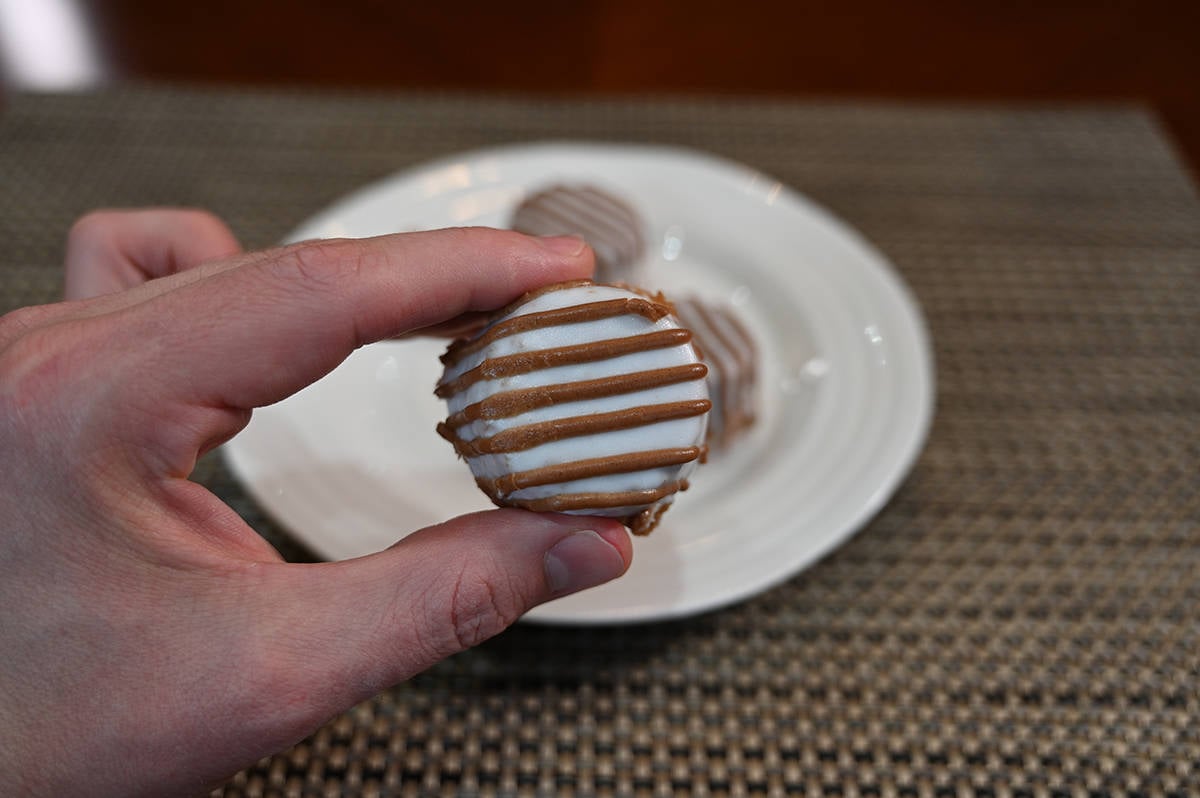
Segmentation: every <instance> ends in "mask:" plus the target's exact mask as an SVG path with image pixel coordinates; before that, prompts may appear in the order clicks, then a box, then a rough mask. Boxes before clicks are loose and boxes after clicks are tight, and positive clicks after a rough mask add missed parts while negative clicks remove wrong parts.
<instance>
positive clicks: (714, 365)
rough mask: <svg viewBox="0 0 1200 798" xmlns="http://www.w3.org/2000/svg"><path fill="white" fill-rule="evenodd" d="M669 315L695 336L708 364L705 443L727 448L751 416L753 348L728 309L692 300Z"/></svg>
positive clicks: (754, 406) (750, 422) (754, 398)
mask: <svg viewBox="0 0 1200 798" xmlns="http://www.w3.org/2000/svg"><path fill="white" fill-rule="evenodd" d="M675 315H676V316H677V317H678V318H679V321H680V322H681V323H682V324H683V325H684V326H685V327H687V328H688V329H689V330H691V331H692V332H693V333H695V335H696V345H697V346H698V347H699V348H700V353H701V355H702V356H703V358H704V362H705V363H706V364H707V365H708V392H709V396H710V398H711V399H712V403H713V406H712V412H711V413H709V417H708V443H709V444H710V445H711V446H712V447H713V449H714V451H716V450H720V449H724V448H726V447H728V446H729V445H730V444H731V443H732V442H734V441H736V440H737V439H738V438H739V437H741V435H742V434H743V433H744V432H746V431H747V430H748V429H749V428H750V427H751V426H753V424H754V420H755V417H756V415H757V407H758V400H757V391H758V388H757V383H758V347H757V346H756V345H755V343H754V339H753V338H752V337H751V336H750V332H749V331H748V330H747V329H746V327H745V325H743V324H742V322H741V321H740V320H739V319H738V317H737V314H736V313H735V312H734V310H733V308H732V307H730V306H728V305H725V304H719V303H716V302H707V301H705V300H702V299H698V298H695V297H689V298H687V299H683V300H679V301H677V302H675Z"/></svg>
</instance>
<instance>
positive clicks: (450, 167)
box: [225, 144, 933, 623]
mask: <svg viewBox="0 0 1200 798" xmlns="http://www.w3.org/2000/svg"><path fill="white" fill-rule="evenodd" d="M556 181H580V182H589V183H592V184H594V185H598V186H601V187H604V188H607V189H608V190H610V191H612V192H614V193H617V194H619V195H621V196H623V197H625V198H626V199H627V200H629V201H630V202H631V203H632V204H634V205H635V206H636V208H637V210H638V211H639V213H640V214H641V215H642V216H643V218H644V219H645V220H646V224H647V232H648V234H649V238H648V240H649V241H650V245H651V246H650V249H651V251H650V253H649V256H648V258H647V262H646V264H645V269H646V271H645V277H644V279H643V280H642V283H643V285H644V286H645V287H647V288H653V289H660V288H661V289H663V290H664V291H666V292H667V293H668V295H670V293H671V292H672V291H675V292H676V293H682V292H690V293H696V294H700V295H702V296H707V297H710V298H723V299H726V300H728V301H730V302H732V303H734V305H735V306H736V308H737V309H738V310H739V312H740V313H741V315H742V317H743V318H744V320H745V321H746V323H747V324H748V326H749V327H750V328H751V331H752V332H753V333H754V335H755V336H756V338H757V339H758V341H759V343H760V346H761V355H762V370H761V373H762V378H763V379H762V381H763V396H762V408H761V414H760V420H759V423H758V424H757V426H756V428H755V429H754V431H753V433H752V434H751V436H750V437H749V438H748V439H746V440H744V442H743V443H742V445H740V446H739V447H737V448H736V450H735V451H732V452H731V453H730V454H728V455H726V456H718V457H714V458H712V460H711V461H710V462H709V464H708V465H705V466H703V467H702V468H701V469H700V470H699V471H698V472H697V473H696V475H695V477H694V478H693V480H692V487H691V490H689V491H688V492H686V493H684V494H682V495H681V496H680V497H679V499H678V501H677V502H676V503H675V505H674V506H673V507H672V508H671V510H670V512H668V513H667V514H666V516H665V518H664V520H663V523H662V525H661V526H660V527H659V528H658V529H657V530H655V532H654V533H653V534H651V535H650V536H649V537H647V538H638V539H636V540H635V542H634V543H635V557H634V564H633V566H632V568H631V569H630V571H629V573H628V574H627V575H626V576H625V577H623V578H622V579H619V580H617V581H615V582H613V583H610V584H608V585H604V586H602V587H600V588H596V589H593V590H589V591H585V592H584V593H581V594H578V595H575V596H569V597H566V598H563V599H559V600H557V601H554V602H551V603H549V604H546V605H544V606H542V607H539V608H537V609H536V610H534V611H533V612H532V613H530V614H529V616H527V617H528V618H529V619H530V620H535V621H541V622H551V623H626V622H634V621H650V620H661V619H666V618H674V617H680V616H684V615H690V614H693V613H697V612H700V611H703V610H707V609H711V608H714V607H719V606H722V605H726V604H729V603H732V602H735V601H738V600H741V599H744V598H746V597H748V596H751V595H753V594H756V593H758V592H760V591H762V590H765V589H766V588H768V587H770V586H772V585H774V584H776V583H778V582H780V581H782V580H784V579H786V578H787V577H789V576H791V575H793V574H795V573H796V572H797V571H799V570H800V569H802V568H804V567H805V566H807V565H809V564H810V563H812V562H813V561H815V560H816V559H817V558H819V557H820V556H821V555H823V554H824V553H826V552H827V551H829V550H830V549H831V548H832V547H833V546H835V545H836V544H838V543H839V542H841V541H842V540H844V539H845V538H846V537H847V536H848V535H850V534H851V533H853V532H854V531H855V530H856V529H858V528H859V527H860V526H861V525H862V524H864V523H865V522H866V521H867V520H868V519H869V518H870V517H871V516H872V515H873V514H874V513H875V512H876V511H878V510H879V509H880V508H881V507H882V506H883V504H884V503H885V502H886V501H887V499H888V497H889V496H890V495H891V494H892V492H893V491H894V490H895V488H896V487H897V485H898V484H899V482H900V480H901V479H902V478H903V477H904V475H905V473H906V472H907V471H908V469H909V467H910V466H911V464H912V462H913V460H914V459H915V457H916V455H917V453H918V452H919V450H920V448H921V445H922V443H923V442H924V439H925V436H926V432H927V430H928V427H929V423H930V418H931V415H932V405H933V365H932V358H931V355H930V350H929V345H928V341H927V338H926V333H925V327H924V324H923V322H922V319H921V316H920V313H919V311H918V309H917V307H916V305H915V303H914V302H913V300H912V299H911V297H910V295H909V293H908V292H907V290H906V289H905V287H904V286H903V284H902V283H901V281H900V280H899V278H898V277H897V275H896V274H895V272H894V271H893V270H892V269H891V267H890V266H889V265H888V263H887V261H886V260H885V259H884V258H883V256H882V255H881V254H880V253H879V252H877V251H876V250H875V249H874V248H872V247H871V246H870V245H869V244H868V243H867V242H866V241H865V240H863V239H862V238H861V237H860V236H859V235H858V234H856V233H855V232H854V231H853V230H851V229H850V228H848V227H847V226H846V225H844V224H843V223H841V222H839V221H838V220H837V219H835V218H833V217H832V216H831V215H830V214H829V213H827V212H826V211H824V210H822V209H821V208H819V207H817V206H815V205H813V204H812V203H811V202H809V201H808V200H806V199H805V198H803V197H801V196H800V195H799V194H797V193H795V192H793V191H792V190H790V189H788V188H786V187H784V186H783V185H781V184H780V183H779V182H778V181H776V180H773V179H772V178H770V177H767V176H764V175H762V174H760V173H758V172H756V171H754V170H752V169H749V168H747V167H745V166H741V165H738V164H735V163H731V162H729V161H724V160H720V159H717V158H714V157H711V156H708V155H702V154H698V153H694V152H687V151H681V150H677V149H667V148H656V147H641V146H612V145H603V146H601V145H596V146H589V145H576V144H542V145H529V146H516V147H506V148H500V149H494V150H485V151H480V152H472V153H467V154H464V155H461V156H456V157H453V158H450V159H447V160H443V161H440V162H438V163H434V164H431V165H429V166H425V167H421V168H417V169H414V170H412V171H408V172H403V173H401V174H398V175H395V176H393V177H390V178H387V179H385V180H383V181H381V182H379V183H376V184H374V185H371V186H368V187H367V188H365V189H363V190H361V191H359V192H357V193H355V194H353V195H351V196H349V197H347V198H345V199H343V200H342V201H340V202H338V203H336V204H334V205H333V206H332V207H330V208H329V209H328V210H326V211H324V212H323V213H321V214H319V215H317V216H316V217H314V218H313V219H311V220H309V221H308V222H307V223H305V224H304V225H302V226H301V227H300V228H299V229H297V230H296V231H295V232H294V233H292V235H291V236H290V240H300V239H306V238H327V237H335V236H350V237H361V236H371V235H377V234H382V233H388V232H395V231H399V230H421V229H429V228H437V227H446V226H451V225H489V226H496V227H503V226H506V224H507V221H508V218H509V214H510V212H511V210H512V208H513V207H514V205H515V204H516V203H517V202H519V201H520V200H521V198H522V197H523V196H524V195H525V194H526V193H528V192H531V191H534V190H537V189H538V188H540V187H544V186H545V185H547V184H549V183H552V182H556ZM444 346H445V343H444V342H441V341H433V340H413V341H402V342H386V343H380V344H376V345H373V346H369V347H366V348H364V349H362V350H359V351H358V352H356V353H355V354H354V355H353V356H352V357H351V358H350V359H349V360H347V361H346V362H345V363H344V364H343V365H342V366H341V367H339V368H338V369H337V370H336V371H334V372H333V373H331V374H330V375H329V376H327V377H326V378H325V379H323V380H321V381H320V382H318V383H316V384H314V385H312V386H311V387H309V388H307V389H306V390H304V391H302V392H300V393H299V394H296V395H295V396H293V397H292V398H290V399H288V400H287V401H284V402H281V403H279V404H276V405H273V406H271V407H267V408H263V409H261V410H258V411H256V412H255V414H254V418H253V421H252V422H251V424H250V425H249V427H247V428H246V430H245V431H244V432H242V434H241V435H239V436H238V437H237V438H235V439H234V440H233V441H232V442H230V443H229V444H228V445H227V446H226V447H225V453H226V456H227V458H228V462H229V464H230V466H231V467H232V469H233V471H234V473H235V474H236V475H237V476H238V477H239V478H240V479H241V481H242V482H243V484H245V486H246V487H247V489H248V490H249V491H250V493H251V494H252V495H253V496H254V497H255V498H256V499H257V500H258V502H259V503H260V504H261V505H262V506H263V507H264V508H265V509H266V510H267V511H268V512H270V513H271V514H272V515H273V516H275V517H276V518H277V519H278V520H279V521H280V522H282V524H284V525H285V526H286V527H287V528H288V529H289V530H290V531H291V532H292V533H294V534H295V536H296V537H297V538H299V539H300V540H301V541H303V542H304V543H305V544H307V545H308V546H309V547H311V548H312V549H313V550H314V551H315V552H316V553H318V554H319V555H321V556H324V557H327V558H329V559H344V558H349V557H355V556H359V555H363V554H368V553H370V552H374V551H379V550H381V549H383V548H386V547H387V546H389V545H391V544H392V543H394V542H395V541H396V540H397V539H399V538H400V537H402V536H403V535H405V534H406V533H407V532H409V531H411V530H413V529H417V528H420V527H422V526H426V525H428V524H432V523H436V522H438V521H442V520H445V519H447V518H449V517H451V516H454V515H458V514H460V513H464V512H469V511H472V510H478V509H484V508H487V507H490V504H489V502H488V501H487V499H486V498H484V496H483V494H482V493H480V492H479V491H478V489H476V487H475V485H474V482H473V481H472V478H471V474H470V472H469V471H468V469H467V468H466V466H465V465H464V464H462V463H460V462H457V461H456V460H455V456H454V452H453V450H452V449H451V447H450V446H449V445H448V444H446V442H445V441H443V440H442V439H441V438H439V437H438V435H437V434H436V433H435V432H434V425H435V424H436V423H437V422H438V421H439V420H441V419H442V418H443V415H444V412H445V411H444V409H443V407H442V404H441V402H440V401H438V400H437V399H435V398H434V396H433V386H434V383H435V382H436V380H437V377H438V375H439V373H440V364H439V363H438V358H437V356H438V355H439V354H440V353H441V352H442V351H443V349H444Z"/></svg>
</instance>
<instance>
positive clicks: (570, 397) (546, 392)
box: [446, 363, 708, 429]
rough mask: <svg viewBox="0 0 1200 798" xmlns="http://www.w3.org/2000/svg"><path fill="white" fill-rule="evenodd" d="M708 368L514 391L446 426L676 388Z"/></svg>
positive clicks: (678, 368)
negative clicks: (620, 395)
mask: <svg viewBox="0 0 1200 798" xmlns="http://www.w3.org/2000/svg"><path fill="white" fill-rule="evenodd" d="M707 374H708V366H706V365H704V364H703V363H687V364H685V365H682V366H669V367H667V368H661V369H653V370H651V371H635V372H633V373H632V374H619V375H616V376H613V377H603V378H601V379H597V380H583V381H581V382H565V383H561V384H558V385H542V386H538V387H535V388H522V389H520V390H515V391H505V392H504V393H497V394H493V395H491V396H489V397H487V398H486V399H484V400H482V401H479V402H476V403H475V404H473V405H467V406H466V407H464V408H463V409H462V410H460V411H459V412H457V413H455V414H453V415H451V416H450V417H449V418H448V419H446V425H447V426H449V427H452V428H456V429H457V428H458V427H461V426H463V425H464V424H469V423H471V422H472V421H478V420H479V419H481V418H486V419H494V418H512V417H513V416H517V415H520V414H521V413H526V412H528V411H530V410H536V409H538V408H542V407H550V406H551V405H557V404H563V403H566V402H580V401H583V400H585V399H602V398H604V397H606V396H616V395H617V394H622V393H634V392H635V391H645V390H649V389H651V388H659V387H662V386H664V385H674V384H675V383H679V382H688V381H689V380H699V379H704V377H705V375H707Z"/></svg>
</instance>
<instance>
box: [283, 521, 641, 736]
mask: <svg viewBox="0 0 1200 798" xmlns="http://www.w3.org/2000/svg"><path fill="white" fill-rule="evenodd" d="M632 556H633V552H632V546H631V544H630V540H629V535H628V533H627V532H626V531H625V528H624V527H623V526H621V524H619V523H618V522H616V521H614V520H613V519H609V518H593V517H581V516H570V515H558V514H551V513H530V512H526V511H523V510H492V511H488V512H482V513H475V514H472V515H466V516H462V517H459V518H455V519H453V520H451V521H447V522H446V523H443V524H439V525H437V526H433V527H428V528H426V529H424V530H421V531H420V532H417V533H414V534H413V535H410V536H409V537H407V538H405V539H404V540H402V541H401V542H400V543H398V544H396V545H395V546H393V547H391V548H390V549H388V550H387V551H384V552H380V553H379V554H374V555H371V556H369V557H363V558H360V559H357V560H347V561H344V562H337V563H321V564H316V565H280V566H278V568H277V569H276V570H275V573H274V575H273V579H274V580H275V581H276V584H273V585H271V586H270V589H269V590H268V591H264V593H265V595H266V596H267V597H268V598H267V600H268V601H269V603H270V604H271V605H272V606H271V607H270V609H269V617H267V618H264V620H266V621H267V622H268V623H269V627H270V628H269V629H268V630H267V631H266V638H265V640H264V642H267V641H269V646H270V648H271V650H272V655H271V659H273V660H275V662H274V664H275V665H276V666H277V667H278V668H279V669H280V671H277V673H278V672H283V673H286V674H288V676H287V678H288V681H289V685H288V687H289V692H291V691H292V690H298V691H300V692H302V693H304V694H307V695H308V696H309V702H311V709H313V710H314V711H316V712H317V713H318V714H320V713H322V712H324V714H325V715H328V714H331V713H334V712H337V711H340V710H341V709H344V708H345V707H347V706H350V705H351V704H353V703H354V702H356V701H359V700H362V699H364V698H366V697H368V696H370V695H373V694H374V693H376V692H378V691H379V690H381V689H383V688H385V687H387V686H390V685H392V684H395V683H396V682H399V681H402V680H404V679H407V678H408V677H410V676H413V675H414V674H416V673H419V672H420V671H422V670H425V669H426V668H428V667H429V666H431V665H433V664H434V663H436V662H438V661H439V660H442V659H444V658H445V657H448V656H450V655H451V654H454V653H457V652H459V651H462V650H463V649H466V648H469V647H471V646H474V645H476V644H478V643H481V642H483V641H484V640H486V639H488V638H489V637H492V636H493V635H495V634H497V633H498V632H500V631H502V630H504V629H505V628H506V627H508V626H509V625H510V624H512V623H513V622H515V621H516V620H517V619H518V618H519V617H520V616H521V615H523V614H524V613H525V612H526V611H528V610H530V609H532V608H533V607H534V606H536V605H538V604H541V603H543V602H545V601H548V600H550V599H552V598H556V597H558V596H562V595H566V594H568V593H574V592H576V591H579V590H583V589H584V588H588V587H593V586H595V585H599V584H601V583H603V582H607V581H609V580H610V579H614V578H616V577H618V576H620V575H621V574H623V573H624V572H625V570H626V569H627V568H628V567H629V563H630V561H631V559H632ZM273 670H274V669H273ZM295 680H299V682H296V681H295ZM293 694H294V693H293ZM306 703H307V702H306ZM322 705H323V706H322Z"/></svg>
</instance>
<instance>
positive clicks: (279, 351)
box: [122, 228, 592, 409]
mask: <svg viewBox="0 0 1200 798" xmlns="http://www.w3.org/2000/svg"><path fill="white" fill-rule="evenodd" d="M591 271H592V255H591V251H590V250H589V249H588V248H587V246H586V245H585V244H584V242H583V241H582V240H581V239H578V238H574V237H555V238H534V237H530V236H525V235H522V234H520V233H514V232H511V231H503V230H491V229H487V228H457V229H447V230H437V231H430V232H424V233H403V234H396V235H388V236H380V237H378V238H369V239H353V240H348V239H336V240H320V241H307V242H303V243H300V244H295V245H292V246H289V247H285V248H282V249H280V250H277V251H275V252H274V253H269V254H268V256H267V257H263V258H260V259H257V260H255V261H253V262H251V263H248V264H246V265H245V266H242V267H239V268H234V269H229V270H226V271H222V272H220V273H217V274H214V275H212V276H210V277H207V278H206V279H203V280H200V281H197V282H194V283H190V284H188V285H186V286H183V287H181V288H179V289H178V290H175V291H169V292H167V293H165V294H162V295H160V296H157V297H154V298H153V299H151V300H149V301H146V302H143V303H141V304H139V305H137V306H135V307H133V308H130V309H129V310H128V313H129V314H130V315H131V316H132V319H131V322H132V323H130V324H128V325H123V326H122V329H123V331H124V332H123V334H124V335H125V336H127V337H128V338H129V342H128V343H129V346H130V347H131V350H132V351H137V352H138V353H139V355H138V356H137V357H135V358H131V360H134V361H141V362H140V363H137V364H136V365H135V366H133V368H135V369H136V370H137V373H142V374H145V373H154V374H156V375H157V379H156V383H157V384H159V385H162V386H164V388H165V390H167V391H168V392H170V393H171V394H173V398H175V399H178V400H183V401H187V402H189V403H204V404H208V405H215V406H224V407H233V408H239V409H250V408H254V407H261V406H263V405H267V404H271V403H273V402H276V401H279V400H280V399H283V398H285V397H286V396H289V395H291V394H292V393H295V392H296V391H298V390H300V389H301V388H303V387H305V386H306V385H308V384H309V383H311V382H313V381H315V380H317V379H318V378H320V377H321V376H323V375H324V374H326V373H328V372H329V371H331V370H332V369H333V368H334V367H335V366H337V365H338V364H339V363H340V362H341V361H342V360H344V359H345V358H346V356H348V355H349V354H350V353H351V352H352V351H353V350H355V349H356V348H358V347H360V346H362V345H363V344H366V343H370V342H373V341H378V340H381V339H383V338H390V337H395V336H398V335H401V334H403V333H407V332H411V331H413V330H418V329H423V328H426V327H429V326H431V325H436V324H439V323H443V322H446V321H448V320H451V319H455V318H457V317H459V316H461V315H463V314H464V313H469V312H472V311H485V310H493V309H496V308H499V307H503V306H504V305H505V304H507V303H509V302H511V301H512V300H514V299H516V298H517V297H518V296H520V295H521V294H523V293H525V292H527V291H531V290H533V289H535V288H539V287H541V286H544V285H548V284H550V283H555V282H561V281H564V280H572V279H579V278H581V277H588V276H590V274H591ZM147 361H148V362H147ZM144 369H151V370H152V372H146V371H144ZM130 377H131V379H134V378H136V373H135V374H131V375H130ZM164 398H166V397H164Z"/></svg>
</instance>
